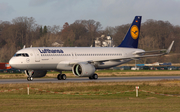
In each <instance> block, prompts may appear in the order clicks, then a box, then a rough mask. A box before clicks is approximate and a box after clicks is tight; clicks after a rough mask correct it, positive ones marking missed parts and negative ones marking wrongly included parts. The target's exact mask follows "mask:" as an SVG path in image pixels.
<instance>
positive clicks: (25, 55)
mask: <svg viewBox="0 0 180 112" xmlns="http://www.w3.org/2000/svg"><path fill="white" fill-rule="evenodd" d="M19 56H22V57H29V55H28V54H27V53H18V54H15V55H14V57H19Z"/></svg>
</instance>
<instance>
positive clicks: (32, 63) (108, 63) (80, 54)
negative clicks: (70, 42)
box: [9, 47, 144, 71]
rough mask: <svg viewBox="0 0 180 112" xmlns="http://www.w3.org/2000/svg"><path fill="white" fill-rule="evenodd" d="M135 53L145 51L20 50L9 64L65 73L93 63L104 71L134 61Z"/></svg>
mask: <svg viewBox="0 0 180 112" xmlns="http://www.w3.org/2000/svg"><path fill="white" fill-rule="evenodd" d="M134 52H144V50H142V49H135V48H120V47H103V48H102V47H100V48H97V47H33V48H25V49H21V50H19V51H18V52H16V54H15V56H13V57H12V58H11V59H10V61H9V63H10V65H11V66H12V67H13V68H16V69H24V70H61V71H63V70H71V69H72V65H73V64H75V63H79V62H90V63H91V62H92V63H93V64H94V66H95V68H96V69H102V68H109V67H113V66H117V65H120V64H122V63H125V62H128V61H130V60H132V58H133V57H135V55H133V53H134ZM25 54H28V55H25ZM126 58H127V59H126Z"/></svg>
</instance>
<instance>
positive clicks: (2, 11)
mask: <svg viewBox="0 0 180 112" xmlns="http://www.w3.org/2000/svg"><path fill="white" fill-rule="evenodd" d="M14 11H15V10H14V9H13V7H12V6H10V5H8V3H0V17H1V16H9V15H11V14H12V13H13V12H14Z"/></svg>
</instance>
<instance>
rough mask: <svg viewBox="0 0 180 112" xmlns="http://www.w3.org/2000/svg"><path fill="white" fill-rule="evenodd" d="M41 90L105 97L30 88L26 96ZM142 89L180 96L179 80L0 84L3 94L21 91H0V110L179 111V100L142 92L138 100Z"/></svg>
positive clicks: (69, 111)
mask: <svg viewBox="0 0 180 112" xmlns="http://www.w3.org/2000/svg"><path fill="white" fill-rule="evenodd" d="M27 85H29V86H30V87H31V88H39V89H42V90H47V91H54V92H65V93H74V94H103V93H115V92H122V93H116V94H105V95H70V94H56V93H49V92H44V91H39V90H35V89H30V95H27V90H26V87H27ZM137 85H138V86H140V90H146V91H152V92H156V93H162V94H176V95H177V94H178V95H180V89H179V87H180V81H178V80H171V81H168V80H162V81H149V82H95V83H94V82H88V83H85V82H80V83H44V84H1V85H0V91H3V90H11V89H19V88H24V89H22V90H16V91H10V92H0V102H1V103H0V111H2V112H9V111H13V112H31V111H33V112H39V111H43V112H50V111H53V112H59V111H62V112H63V111H64V112H72V111H74V112H84V111H86V112H92V111H98V112H107V111H112V112H119V111H126V112H132V111H133V112H139V111H144V112H154V111H155V112H159V111H163V112H169V111H175V112H176V111H179V109H180V106H179V104H180V97H175V96H163V95H158V94H151V93H148V92H142V91H140V92H139V97H138V98H136V97H135V91H131V92H123V91H128V90H134V89H135V86H137Z"/></svg>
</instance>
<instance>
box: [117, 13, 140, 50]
mask: <svg viewBox="0 0 180 112" xmlns="http://www.w3.org/2000/svg"><path fill="white" fill-rule="evenodd" d="M141 18H142V16H135V18H134V20H133V22H132V24H131V26H130V28H129V30H128V32H127V34H126V36H125V37H124V40H123V41H122V43H121V44H120V45H119V46H118V47H126V48H137V47H138V40H139V34H140V27H141Z"/></svg>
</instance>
